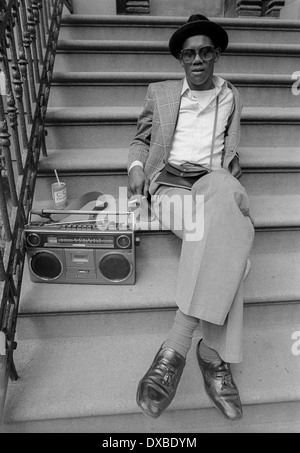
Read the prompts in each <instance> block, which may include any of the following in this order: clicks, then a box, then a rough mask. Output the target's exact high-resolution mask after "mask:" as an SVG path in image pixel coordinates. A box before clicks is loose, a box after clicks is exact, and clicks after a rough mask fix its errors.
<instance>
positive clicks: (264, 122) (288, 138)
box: [46, 106, 300, 149]
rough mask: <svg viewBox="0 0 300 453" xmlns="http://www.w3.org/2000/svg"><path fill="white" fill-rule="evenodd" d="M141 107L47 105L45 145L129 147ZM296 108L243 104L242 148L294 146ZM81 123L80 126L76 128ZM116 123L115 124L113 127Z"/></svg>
mask: <svg viewBox="0 0 300 453" xmlns="http://www.w3.org/2000/svg"><path fill="white" fill-rule="evenodd" d="M140 113H141V107H134V106H133V107H129V106H128V107H127V108H126V107H103V108H102V107H84V108H80V109H78V108H76V107H73V108H72V107H70V108H49V109H48V112H47V119H46V127H47V130H48V137H47V140H46V141H47V148H49V149H66V148H89V149H90V148H96V147H99V145H100V144H101V147H102V148H116V147H117V148H118V147H124V146H129V145H130V143H131V141H132V139H133V137H134V135H135V133H136V122H137V118H138V115H139V114H140ZM299 123H300V109H299V108H275V107H272V108H263V107H261V108H256V107H245V108H244V109H243V113H242V137H241V146H242V147H263V146H267V147H295V146H298V144H299ZM80 126H82V127H80ZM116 126H118V127H116Z"/></svg>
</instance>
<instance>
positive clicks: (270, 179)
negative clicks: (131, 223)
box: [35, 169, 300, 230]
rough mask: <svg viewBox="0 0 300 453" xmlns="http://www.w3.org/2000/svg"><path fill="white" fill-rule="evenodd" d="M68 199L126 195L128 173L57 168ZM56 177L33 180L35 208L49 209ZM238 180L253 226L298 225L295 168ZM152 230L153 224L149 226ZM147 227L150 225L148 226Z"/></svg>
mask: <svg viewBox="0 0 300 453" xmlns="http://www.w3.org/2000/svg"><path fill="white" fill-rule="evenodd" d="M59 173H60V179H61V180H62V181H63V182H65V183H66V186H67V192H68V200H69V201H71V200H73V199H75V198H78V197H80V196H81V195H82V194H84V193H87V192H90V191H100V192H102V193H104V194H107V195H110V196H113V197H115V198H116V199H119V198H125V199H126V197H127V185H128V177H127V174H126V173H125V171H121V170H113V171H107V172H105V171H104V172H102V173H101V172H99V171H98V172H97V171H86V172H84V171H80V170H76V169H74V170H73V171H72V172H65V173H64V172H62V171H60V172H59ZM55 181H56V179H55V175H54V171H51V172H50V173H49V172H48V171H47V173H44V174H43V173H40V174H39V175H38V178H37V182H36V192H35V204H36V205H37V206H38V208H39V209H41V208H44V209H46V206H47V207H49V209H53V203H52V195H51V184H52V183H54V182H55ZM240 182H241V184H242V185H243V186H244V187H245V188H246V190H247V193H248V194H249V198H250V206H251V215H252V217H253V219H254V221H255V225H256V227H257V228H292V227H293V228H299V227H300V203H299V201H300V198H299V193H300V186H299V185H300V178H299V172H298V171H286V172H282V171H281V172H280V171H277V172H272V171H261V172H258V173H255V172H244V173H243V175H242V177H241V179H240ZM152 227H153V228H154V229H155V230H156V229H157V227H154V225H153V226H152ZM152 227H151V228H152Z"/></svg>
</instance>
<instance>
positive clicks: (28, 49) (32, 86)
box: [19, 0, 36, 103]
mask: <svg viewBox="0 0 300 453" xmlns="http://www.w3.org/2000/svg"><path fill="white" fill-rule="evenodd" d="M19 1H20V3H21V8H20V9H21V17H22V25H23V29H24V34H23V37H24V47H25V49H26V58H27V62H28V72H29V83H30V89H31V100H32V102H33V103H34V102H36V87H35V75H34V69H33V59H32V53H31V35H30V32H29V30H28V22H27V15H26V4H25V0H19Z"/></svg>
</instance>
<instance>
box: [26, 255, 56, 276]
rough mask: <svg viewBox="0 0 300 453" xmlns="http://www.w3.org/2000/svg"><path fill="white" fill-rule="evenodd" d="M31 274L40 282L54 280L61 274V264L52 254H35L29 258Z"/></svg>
mask: <svg viewBox="0 0 300 453" xmlns="http://www.w3.org/2000/svg"><path fill="white" fill-rule="evenodd" d="M30 267H31V270H32V272H33V273H34V274H35V275H36V276H37V277H39V278H41V279H42V280H56V279H57V278H58V277H60V275H61V274H62V270H63V267H62V263H61V261H60V259H59V258H58V257H57V256H56V255H55V254H54V253H52V252H50V251H48V252H37V253H36V254H35V255H33V257H32V258H31V262H30Z"/></svg>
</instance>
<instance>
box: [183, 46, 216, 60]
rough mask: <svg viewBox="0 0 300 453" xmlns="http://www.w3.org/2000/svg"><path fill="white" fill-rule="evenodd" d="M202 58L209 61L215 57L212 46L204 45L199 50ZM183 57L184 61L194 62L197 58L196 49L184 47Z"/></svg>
mask: <svg viewBox="0 0 300 453" xmlns="http://www.w3.org/2000/svg"><path fill="white" fill-rule="evenodd" d="M197 54H198V55H199V56H200V58H201V59H202V60H206V61H209V60H211V59H212V57H213V48H212V47H202V49H200V50H199V52H197ZM181 57H182V59H183V61H184V63H192V62H193V61H194V60H195V58H196V50H194V49H184V50H183V51H182V52H181Z"/></svg>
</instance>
